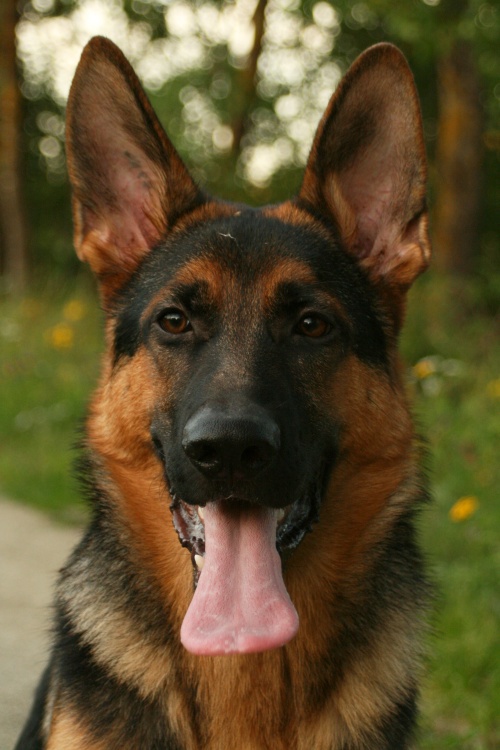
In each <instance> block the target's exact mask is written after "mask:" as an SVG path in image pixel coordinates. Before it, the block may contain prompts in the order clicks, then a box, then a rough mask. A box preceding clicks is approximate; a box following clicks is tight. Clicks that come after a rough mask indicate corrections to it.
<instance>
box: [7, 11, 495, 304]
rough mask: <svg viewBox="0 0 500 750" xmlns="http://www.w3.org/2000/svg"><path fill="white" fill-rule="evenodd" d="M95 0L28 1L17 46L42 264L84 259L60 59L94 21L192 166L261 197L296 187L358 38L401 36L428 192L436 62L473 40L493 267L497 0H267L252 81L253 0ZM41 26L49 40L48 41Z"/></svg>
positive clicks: (481, 253) (64, 62)
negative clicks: (76, 246) (74, 237)
mask: <svg viewBox="0 0 500 750" xmlns="http://www.w3.org/2000/svg"><path fill="white" fill-rule="evenodd" d="M89 7H92V8H93V9H94V10H92V12H93V13H94V14H96V15H95V19H96V20H95V21H94V20H92V23H90V20H89V17H88V16H86V15H85V11H86V9H88V8H89ZM98 7H99V5H98V3H95V4H92V3H91V4H89V3H86V2H85V0H52V1H51V0H43V2H40V0H32V1H31V2H24V3H23V4H22V6H21V8H22V10H23V15H22V23H21V24H20V26H19V44H18V50H19V55H20V62H21V67H22V71H23V81H22V91H23V94H24V96H25V139H26V150H27V155H26V162H27V163H26V173H27V174H28V175H29V177H28V180H29V183H28V187H27V190H28V206H29V218H30V224H31V226H32V228H33V231H32V243H31V246H32V257H33V258H34V260H35V264H36V265H37V266H38V268H39V269H41V270H43V269H45V270H46V269H47V268H52V266H53V265H54V264H55V265H57V266H58V267H60V268H61V269H65V270H66V272H70V273H73V272H74V271H75V268H76V264H75V261H74V255H73V253H72V251H71V249H70V236H71V232H70V228H69V224H68V221H67V217H69V210H68V198H67V194H65V193H64V192H63V187H64V185H63V183H64V182H65V179H66V178H65V165H64V155H63V141H64V137H63V131H62V128H61V124H62V115H63V109H64V102H65V96H66V93H67V89H66V88H65V87H66V86H67V85H68V84H69V78H68V75H67V74H66V77H64V76H63V75H62V73H64V72H65V70H66V68H69V69H71V68H72V66H74V65H75V63H76V60H77V57H78V54H79V51H80V49H81V47H82V46H83V43H84V42H85V41H86V38H88V35H89V33H90V31H89V30H90V29H91V28H92V30H93V31H94V32H95V33H105V34H107V35H109V36H111V38H114V39H115V40H116V41H117V42H118V43H119V44H121V46H122V47H123V48H124V51H125V52H126V54H127V55H128V56H129V57H130V59H131V61H132V63H133V64H134V65H135V67H136V68H137V70H138V72H139V75H140V76H141V77H142V79H143V81H144V82H145V84H146V87H148V89H149V93H150V95H151V97H152V99H153V101H154V104H155V106H156V107H157V109H158V112H159V115H160V118H161V119H162V121H163V122H164V124H165V125H166V127H167V131H168V132H169V134H170V136H171V137H172V140H173V142H174V143H175V145H176V147H177V148H178V149H179V151H180V152H181V154H182V155H183V156H184V157H185V159H186V161H187V163H188V165H189V166H190V168H192V169H193V172H194V174H195V176H196V178H197V179H198V180H199V181H200V182H201V183H202V184H203V185H204V186H206V187H207V189H208V190H209V191H212V192H214V193H216V194H219V195H222V196H224V197H229V198H231V199H233V200H244V201H247V202H250V203H252V204H255V203H263V202H273V201H275V200H278V199H280V198H281V197H283V196H284V195H289V194H290V190H289V186H290V185H293V186H296V185H298V182H299V179H300V169H301V168H302V167H303V164H304V161H305V159H306V156H307V152H308V148H309V145H310V143H311V139H312V135H313V132H314V129H315V126H316V124H317V122H318V121H319V118H320V115H321V113H322V110H323V108H324V106H325V105H326V101H327V99H328V96H329V94H330V93H331V92H332V91H333V89H334V88H335V85H336V83H337V81H338V78H339V76H340V74H341V72H342V71H343V70H345V69H346V68H347V66H348V65H349V64H350V63H351V62H352V61H353V59H354V58H355V57H356V55H357V54H359V52H361V51H362V50H363V49H365V48H366V47H367V46H369V45H370V44H373V43H375V42H379V41H383V40H384V41H392V42H394V43H395V44H398V45H399V46H400V47H401V48H402V49H403V51H404V52H405V54H406V55H407V57H408V59H409V62H410V65H411V67H412V70H413V71H414V74H415V77H416V81H417V86H418V88H419V92H420V96H421V99H422V108H423V114H424V129H425V134H426V138H427V145H428V151H429V155H430V158H431V172H430V176H431V194H432V190H433V187H434V182H435V180H434V173H433V169H432V160H433V151H434V145H435V139H436V132H437V123H438V111H437V98H438V97H437V75H436V71H437V68H438V65H439V61H440V59H442V57H443V55H444V54H445V53H446V52H447V51H448V49H449V47H450V45H451V44H452V43H453V42H454V41H455V40H457V39H460V40H464V41H466V42H467V43H469V44H470V45H471V46H472V48H473V50H474V57H475V60H476V64H477V66H478V69H479V72H480V75H481V79H482V86H483V90H482V92H481V98H482V102H483V105H484V117H485V147H486V150H485V154H486V158H485V180H484V188H485V189H484V210H483V215H482V217H481V224H480V241H479V243H478V244H479V247H478V269H477V271H478V272H479V273H482V272H483V271H482V270H481V267H482V268H483V270H484V265H485V263H484V262H483V261H484V258H486V265H489V264H490V260H489V259H491V257H494V256H496V258H497V261H496V262H498V211H497V206H498V200H499V192H498V191H499V189H500V188H499V187H498V186H499V185H500V180H499V179H498V178H499V176H500V149H499V145H498V144H499V136H498V121H499V117H500V89H499V84H498V80H499V77H500V58H499V56H498V45H499V43H500V17H499V13H500V11H499V9H498V7H497V5H496V4H495V3H493V2H485V0H408V1H407V2H403V3H394V2H393V1H392V0H366V1H365V2H362V1H360V0H336V2H334V3H332V2H327V1H326V0H300V1H299V0H297V1H292V0H268V2H267V8H266V18H265V21H266V23H265V28H264V35H263V38H262V40H261V42H262V45H261V50H260V55H259V61H258V66H257V76H256V79H255V81H253V80H251V77H250V80H249V79H248V75H250V76H251V73H249V70H248V66H249V60H250V48H251V40H250V46H249V37H248V30H249V29H250V28H251V26H252V13H253V8H252V6H251V5H249V4H245V3H235V2H233V0H221V1H220V2H217V3H213V2H208V0H207V1H206V2H204V0H196V1H195V0H176V1H175V2H168V3H167V2H164V0H154V1H153V0H133V2H132V1H131V0H107V2H105V3H102V7H103V8H104V9H105V12H103V13H99V12H97V11H96V10H95V9H96V8H98ZM92 18H94V17H92ZM61 19H62V21H63V23H64V29H65V31H64V33H63V31H62V26H61V25H60V23H59V22H60V21H61ZM85 19H86V20H85ZM42 39H43V40H46V41H44V43H43V45H42V47H40V40H42ZM37 40H38V41H37ZM76 40H77V41H76ZM37 45H38V46H37ZM68 72H69V71H68ZM62 79H64V83H63V82H62ZM240 127H242V128H243V133H244V135H243V138H242V140H241V144H240V149H239V150H237V149H235V148H234V147H232V145H231V139H232V134H234V133H235V132H236V131H238V129H239V128H240ZM431 205H432V202H431ZM48 217H50V219H48ZM63 217H64V218H63ZM490 265H491V264H490ZM483 275H484V274H483ZM486 275H487V277H488V278H489V276H488V274H486ZM493 292H494V289H493V288H490V294H491V293H493ZM495 299H496V300H498V297H497V296H496V292H495Z"/></svg>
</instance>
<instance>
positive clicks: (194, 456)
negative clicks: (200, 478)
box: [184, 440, 221, 469]
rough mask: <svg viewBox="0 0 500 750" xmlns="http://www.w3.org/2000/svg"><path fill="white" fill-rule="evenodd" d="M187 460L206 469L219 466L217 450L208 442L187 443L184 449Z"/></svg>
mask: <svg viewBox="0 0 500 750" xmlns="http://www.w3.org/2000/svg"><path fill="white" fill-rule="evenodd" d="M184 450H185V451H186V454H187V455H188V456H189V458H190V459H191V460H192V461H194V462H195V463H196V464H198V465H199V466H200V467H203V468H207V469H216V468H218V467H219V466H220V463H221V461H220V456H219V453H218V451H217V448H216V447H214V446H213V445H211V444H210V443H209V442H205V441H201V440H200V441H197V442H192V443H187V444H186V445H185V447H184Z"/></svg>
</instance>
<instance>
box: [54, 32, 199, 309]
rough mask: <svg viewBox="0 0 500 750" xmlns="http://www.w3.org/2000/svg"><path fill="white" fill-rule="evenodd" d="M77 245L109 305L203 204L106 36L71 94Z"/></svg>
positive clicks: (88, 56) (96, 41) (81, 68)
mask: <svg viewBox="0 0 500 750" xmlns="http://www.w3.org/2000/svg"><path fill="white" fill-rule="evenodd" d="M66 152H67V158H68V171H69V176H70V182H71V186H72V188H73V220H74V238H75V248H76V251H77V253H78V257H79V258H80V259H81V260H85V261H87V262H88V263H89V264H90V266H91V268H92V270H93V271H94V273H95V274H96V275H97V277H98V279H99V281H100V286H101V293H102V296H103V301H104V304H105V306H106V304H107V301H108V300H110V299H111V298H112V296H113V294H114V293H115V292H116V291H117V290H118V289H120V287H122V286H123V284H124V283H126V281H127V279H128V278H129V277H130V276H131V275H132V273H133V272H134V270H135V269H136V268H137V266H138V264H139V263H140V262H141V261H142V259H143V258H144V257H145V256H146V255H147V253H148V252H149V251H150V250H151V249H152V248H153V247H154V246H155V245H156V244H157V243H158V242H160V241H161V239H162V238H163V237H165V235H166V234H167V232H168V231H169V230H170V229H171V228H172V227H173V226H174V224H175V222H176V221H177V219H178V218H179V217H180V216H182V215H183V214H184V213H186V212H187V211H189V210H190V209H192V208H194V207H195V206H196V205H199V204H200V203H201V202H203V196H202V195H201V193H200V191H199V190H198V188H197V186H196V185H195V183H194V181H193V180H192V178H191V176H190V175H189V173H188V171H187V169H186V167H185V166H184V164H183V163H182V161H181V158H180V156H179V155H178V154H177V152H176V150H175V148H174V147H173V145H172V144H171V142H170V140H169V138H168V137H167V135H166V133H165V131H164V130H163V128H162V126H161V125H160V123H159V121H158V119H157V117H156V115H155V113H154V111H153V108H152V107H151V105H150V103H149V101H148V99H147V97H146V94H145V93H144V91H143V89H142V87H141V85H140V83H139V80H138V78H137V76H136V75H135V73H134V71H133V70H132V67H131V66H130V64H129V63H128V61H127V60H126V59H125V57H124V56H123V54H122V53H121V52H120V50H119V49H118V47H116V46H115V45H114V44H113V43H112V42H110V41H109V40H108V39H104V38H103V37H94V38H93V39H92V40H91V41H90V42H89V43H88V44H87V46H86V47H85V49H84V51H83V54H82V57H81V60H80V63H79V65H78V68H77V70H76V73H75V77H74V80H73V84H72V86H71V92H70V96H69V100H68V110H67V127H66Z"/></svg>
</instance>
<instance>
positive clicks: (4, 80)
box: [0, 0, 28, 292]
mask: <svg viewBox="0 0 500 750" xmlns="http://www.w3.org/2000/svg"><path fill="white" fill-rule="evenodd" d="M16 5H17V3H16V0H0V270H1V273H2V275H3V276H4V277H5V279H6V281H7V287H8V288H9V289H10V290H12V291H13V292H20V291H22V289H23V288H24V287H25V285H26V280H27V275H28V251H27V239H26V229H25V216H24V210H23V202H22V195H21V184H22V181H21V127H22V119H21V95H20V92H19V88H18V81H17V67H16V47H15V28H16V21H17V10H16Z"/></svg>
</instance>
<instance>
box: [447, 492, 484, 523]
mask: <svg viewBox="0 0 500 750" xmlns="http://www.w3.org/2000/svg"><path fill="white" fill-rule="evenodd" d="M478 508H479V500H478V499H477V497H475V496H474V495H467V496H465V497H461V498H460V499H459V500H457V502H456V503H455V504H454V505H452V507H451V508H450V512H449V516H450V518H451V520H452V521H455V523H459V522H460V521H465V520H466V519H467V518H469V517H470V516H472V514H473V513H475V512H476V510H477V509H478Z"/></svg>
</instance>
